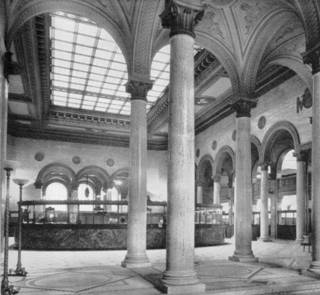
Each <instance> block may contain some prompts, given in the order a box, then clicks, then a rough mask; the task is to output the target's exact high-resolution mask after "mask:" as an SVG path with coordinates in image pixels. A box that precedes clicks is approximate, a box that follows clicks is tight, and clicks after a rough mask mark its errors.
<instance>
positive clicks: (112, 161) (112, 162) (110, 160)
mask: <svg viewBox="0 0 320 295" xmlns="http://www.w3.org/2000/svg"><path fill="white" fill-rule="evenodd" d="M107 165H108V166H109V167H112V166H113V165H114V160H113V159H108V160H107Z"/></svg>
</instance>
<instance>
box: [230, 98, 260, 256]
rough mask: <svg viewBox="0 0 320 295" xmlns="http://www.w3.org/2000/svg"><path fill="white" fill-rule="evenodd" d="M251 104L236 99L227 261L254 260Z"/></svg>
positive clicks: (252, 104) (252, 102) (252, 103)
mask: <svg viewBox="0 0 320 295" xmlns="http://www.w3.org/2000/svg"><path fill="white" fill-rule="evenodd" d="M254 105H255V104H254V101H251V100H247V99H239V100H238V101H237V102H236V103H235V104H234V105H233V107H234V109H235V111H236V170H235V172H236V179H235V204H234V207H235V214H234V230H235V251H234V254H233V256H231V257H230V260H233V261H254V260H256V258H255V257H254V256H253V252H252V247H251V244H252V225H251V223H252V184H251V182H252V179H251V142H250V124H251V122H250V110H251V107H252V106H254Z"/></svg>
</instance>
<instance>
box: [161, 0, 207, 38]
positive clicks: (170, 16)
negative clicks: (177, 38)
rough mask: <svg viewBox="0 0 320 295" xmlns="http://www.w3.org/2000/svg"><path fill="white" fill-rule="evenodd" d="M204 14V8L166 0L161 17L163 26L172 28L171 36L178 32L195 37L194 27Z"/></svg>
mask: <svg viewBox="0 0 320 295" xmlns="http://www.w3.org/2000/svg"><path fill="white" fill-rule="evenodd" d="M203 15H204V10H198V9H195V8H190V7H186V6H184V5H181V4H178V3H176V2H175V1H173V0H166V2H165V8H164V11H163V12H162V13H161V14H160V18H161V21H162V26H163V27H164V28H165V29H170V30H171V31H170V37H172V36H173V35H177V34H187V35H190V36H191V37H193V38H195V33H194V27H195V25H196V24H197V23H198V22H199V21H200V20H201V19H202V17H203Z"/></svg>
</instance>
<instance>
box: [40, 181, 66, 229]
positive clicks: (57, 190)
mask: <svg viewBox="0 0 320 295" xmlns="http://www.w3.org/2000/svg"><path fill="white" fill-rule="evenodd" d="M44 200H46V201H67V200H68V190H67V188H66V186H65V185H64V184H62V183H60V182H52V183H50V184H49V185H48V186H47V187H46V190H45V194H44ZM66 214H67V205H56V204H52V205H51V204H50V205H46V206H45V210H44V216H43V218H44V221H45V222H57V223H59V222H65V220H66ZM40 218H41V217H40Z"/></svg>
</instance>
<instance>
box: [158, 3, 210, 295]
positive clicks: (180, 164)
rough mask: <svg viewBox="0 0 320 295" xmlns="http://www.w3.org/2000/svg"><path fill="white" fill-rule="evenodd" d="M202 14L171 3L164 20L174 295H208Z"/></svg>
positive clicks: (167, 279)
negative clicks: (204, 277) (197, 103)
mask: <svg viewBox="0 0 320 295" xmlns="http://www.w3.org/2000/svg"><path fill="white" fill-rule="evenodd" d="M201 15H202V12H200V11H199V10H197V9H195V8H194V7H193V8H189V7H184V6H182V5H179V4H177V3H176V2H175V1H166V2H165V10H164V11H163V13H162V14H161V15H160V17H161V19H162V25H163V27H164V28H169V29H171V31H170V45H171V59H170V88H169V139H168V140H169V141H168V151H169V163H168V212H167V261H166V271H165V272H164V274H163V278H162V287H163V291H165V292H167V293H168V294H177V293H178V294H188V293H190V294H198V293H201V292H204V289H205V285H204V284H201V283H200V282H199V280H198V278H197V275H196V272H195V270H194V237H195V234H194V227H195V225H194V191H195V189H194V186H195V179H194V175H195V173H194V172H195V171H194V136H195V130H194V55H193V50H194V38H195V35H194V32H193V27H194V25H195V23H196V22H197V21H198V20H199V18H200V17H201Z"/></svg>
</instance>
